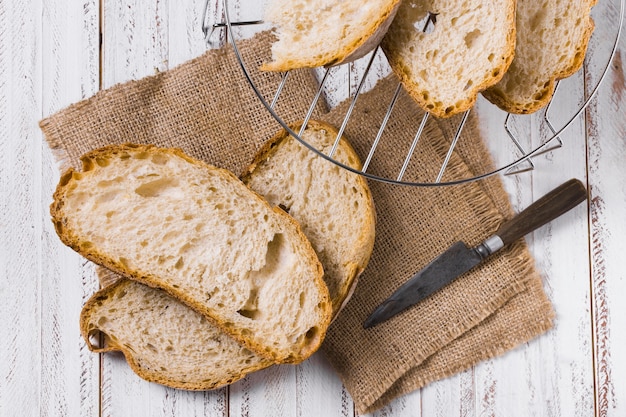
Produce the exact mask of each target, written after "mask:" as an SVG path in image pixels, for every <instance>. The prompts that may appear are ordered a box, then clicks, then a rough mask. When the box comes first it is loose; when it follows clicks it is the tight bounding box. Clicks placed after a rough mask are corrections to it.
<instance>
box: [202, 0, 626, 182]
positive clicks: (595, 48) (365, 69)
mask: <svg viewBox="0 0 626 417" xmlns="http://www.w3.org/2000/svg"><path fill="white" fill-rule="evenodd" d="M625 1H626V0H600V1H598V3H597V4H596V6H594V8H593V9H592V17H594V16H600V15H602V16H603V18H604V20H606V16H609V17H610V18H611V19H614V22H611V23H610V24H603V25H601V26H600V25H596V28H595V30H594V33H593V34H592V37H591V40H590V43H589V49H588V52H587V56H586V58H585V60H586V63H589V62H591V63H593V65H585V66H584V68H587V72H588V73H586V74H585V76H584V83H585V86H584V91H585V96H584V97H582V98H580V100H579V103H580V104H579V105H578V106H576V109H572V110H571V112H570V113H569V115H568V117H566V120H565V121H560V122H556V121H555V120H554V119H555V118H554V117H553V116H551V115H552V113H553V109H554V108H560V107H562V105H563V102H564V101H565V100H570V99H571V98H570V97H568V96H567V94H562V92H561V90H563V89H562V88H559V87H560V86H561V83H560V82H559V83H557V86H556V90H555V93H554V95H553V97H552V100H551V101H550V103H549V104H548V105H547V106H546V107H545V108H544V109H543V110H541V111H540V113H539V114H540V115H542V118H541V123H542V124H543V125H544V126H543V127H545V129H544V130H545V131H546V132H547V134H546V135H545V137H543V138H542V139H541V140H540V144H539V145H537V146H534V147H533V148H532V149H527V147H528V145H526V148H525V146H524V145H523V143H524V142H525V141H524V140H522V139H523V138H522V137H520V134H519V133H517V132H516V129H515V128H514V125H515V123H516V122H517V121H518V120H520V119H524V118H528V117H537V116H536V115H514V114H506V113H505V116H504V123H503V126H502V133H501V134H499V135H497V136H501V137H498V138H495V139H494V140H502V137H504V138H506V139H508V140H509V141H510V143H511V144H512V146H511V149H512V152H511V156H510V159H509V160H508V161H506V162H503V163H501V164H500V165H499V167H498V168H496V169H494V170H493V171H491V172H484V173H477V174H476V175H474V176H471V177H464V178H450V175H447V176H446V178H445V181H444V180H443V179H444V174H445V173H446V168H447V167H448V163H449V160H450V158H451V156H452V154H453V152H454V150H455V148H456V146H457V144H458V143H459V140H461V139H462V137H463V135H462V132H463V128H464V126H465V122H466V121H467V119H468V116H469V114H470V112H471V111H474V109H470V110H468V111H466V112H465V113H463V114H462V115H460V116H459V117H458V118H457V119H455V120H458V125H457V126H456V131H455V133H454V134H453V137H451V138H448V139H449V143H450V145H449V148H448V150H447V152H446V155H445V157H444V158H443V159H442V161H441V165H440V168H439V172H438V174H437V175H436V176H434V177H433V178H412V177H407V168H408V167H409V164H410V163H411V160H412V158H414V157H415V156H414V153H415V149H416V147H417V146H418V144H419V142H420V140H427V139H426V138H423V136H424V130H425V126H426V124H427V122H428V120H429V118H431V117H434V116H431V115H430V114H429V113H424V114H423V116H421V117H419V118H417V119H416V120H415V121H414V122H415V123H414V124H415V135H414V136H413V140H412V143H411V144H410V146H409V147H408V150H407V151H406V154H405V156H404V158H403V159H402V162H401V163H400V164H399V165H398V167H397V169H396V170H395V171H394V172H392V173H389V172H385V173H377V172H374V171H372V170H371V167H372V161H374V160H375V159H376V158H377V156H378V155H377V153H376V150H377V148H378V145H379V144H380V141H381V140H384V132H385V128H386V126H387V123H388V121H389V119H390V117H391V116H392V114H393V111H394V106H395V104H396V101H397V100H398V97H399V95H400V94H401V93H402V85H401V84H399V83H398V85H397V87H396V89H395V93H394V95H393V97H392V98H391V100H390V102H389V104H388V106H387V109H386V111H385V112H383V113H382V114H380V115H372V117H379V118H380V128H379V130H378V132H377V134H376V135H375V136H373V137H371V138H360V139H361V140H367V141H368V144H369V151H368V152H367V155H366V156H364V161H363V167H362V168H361V169H360V170H357V169H354V168H352V167H349V166H347V165H344V164H342V163H341V162H339V161H337V160H335V159H334V155H335V150H336V148H337V146H338V144H339V138H340V137H341V136H342V135H343V133H344V131H345V129H346V126H347V125H348V122H349V120H350V117H351V115H352V112H353V110H354V108H355V106H356V103H357V100H358V99H359V96H360V94H361V93H362V92H364V91H365V90H366V89H367V88H368V85H372V84H373V83H374V82H375V81H376V80H377V79H379V78H381V74H382V75H384V74H386V73H389V72H390V69H389V68H388V64H387V63H386V59H385V57H384V54H383V53H382V51H381V50H380V48H378V47H377V48H375V49H374V51H373V52H371V53H370V54H368V55H366V56H365V57H363V58H361V59H360V60H358V61H355V62H354V63H348V64H343V65H341V66H338V67H330V68H318V69H315V71H316V73H317V75H318V80H319V88H318V90H317V93H316V94H315V96H314V97H312V98H311V101H310V102H311V104H310V106H309V111H308V112H307V113H306V114H303V115H302V119H303V120H304V121H305V123H304V124H303V126H302V128H301V130H300V131H298V132H295V131H293V130H292V129H291V128H290V127H289V125H288V124H287V123H286V122H285V121H284V120H283V118H282V117H281V115H280V114H278V113H277V111H276V106H277V103H279V101H280V98H281V92H282V90H283V88H284V86H285V85H286V83H288V82H289V74H290V72H286V73H283V74H282V78H281V81H280V83H279V84H278V85H276V88H275V93H274V94H273V97H272V98H271V100H270V99H266V97H265V96H264V95H263V94H262V93H261V92H260V91H259V88H258V87H257V83H256V82H255V79H254V77H253V75H252V72H251V71H250V67H249V65H250V64H249V63H248V62H245V60H244V58H243V56H242V54H241V53H240V51H239V48H238V47H237V43H238V41H239V40H240V39H242V38H244V37H247V36H250V35H251V34H253V33H254V32H255V31H260V30H265V29H268V28H270V27H271V26H269V23H267V22H264V21H263V20H262V17H263V13H262V9H263V3H262V2H261V3H258V0H247V1H246V0H231V1H229V0H223V2H222V4H221V5H220V4H219V3H217V4H211V2H210V0H207V1H206V4H205V9H204V19H203V23H202V30H203V32H204V35H205V39H206V41H207V44H208V45H211V44H213V43H215V42H219V41H224V40H225V39H227V40H228V41H229V42H230V44H231V45H232V47H233V49H234V52H235V55H236V57H237V59H238V60H239V63H240V65H241V69H242V71H243V78H245V80H247V82H248V83H250V86H251V87H252V88H253V89H254V91H255V93H256V95H257V96H258V98H259V100H260V102H261V103H262V104H263V105H264V106H265V108H266V109H267V111H268V112H270V113H271V114H272V116H273V117H274V118H275V119H276V120H277V121H278V122H279V123H280V124H281V125H282V127H283V128H284V129H286V130H287V131H288V132H289V133H290V134H291V135H292V136H294V137H295V138H296V139H297V140H299V141H300V142H301V143H302V144H303V145H304V146H306V147H307V148H309V149H310V150H311V151H312V152H315V153H317V154H319V155H320V156H321V157H323V158H325V159H327V160H329V161H331V162H333V163H335V164H337V165H339V166H341V167H342V168H344V169H347V170H349V171H352V172H356V173H358V174H360V175H363V176H365V177H367V178H370V179H373V180H378V181H383V182H387V183H394V184H402V185H410V186H442V185H453V184H460V183H465V182H470V181H476V180H479V179H482V178H486V177H488V176H491V175H495V174H500V173H501V174H504V175H512V174H518V173H521V172H525V171H530V170H533V169H534V168H535V162H534V159H535V158H536V157H537V156H539V155H541V154H544V153H546V152H550V151H553V150H555V149H558V148H560V147H561V146H563V140H562V139H561V136H562V135H563V133H564V132H565V130H566V129H568V128H569V127H570V126H572V124H573V123H574V122H575V121H576V120H577V119H578V118H579V117H580V116H581V114H583V112H584V111H585V109H586V108H587V106H588V105H589V104H590V103H591V101H592V100H593V99H594V98H595V96H596V94H597V92H598V90H599V87H600V85H601V84H602V82H603V80H604V79H605V76H606V75H607V73H608V71H609V68H610V65H611V62H612V60H613V57H614V55H615V53H616V50H617V45H618V42H619V38H620V36H621V29H622V20H623V17H624V3H625ZM246 12H249V13H252V14H256V16H253V17H252V18H250V17H249V16H244V15H246ZM249 13H248V14H249ZM215 16H220V17H219V18H217V19H216V18H215ZM242 17H243V18H242ZM432 24H433V21H432V19H430V16H429V17H428V18H427V19H425V20H424V21H423V26H422V30H423V31H428V30H430V28H431V26H430V25H432ZM416 30H418V29H416ZM346 65H347V66H351V67H352V68H351V70H350V74H353V73H358V79H357V80H351V81H350V82H346V83H343V85H342V83H339V85H337V82H336V81H335V82H329V80H331V79H332V78H333V74H334V73H337V72H338V71H341V69H340V67H342V66H346ZM354 68H359V69H360V70H359V71H354ZM589 68H591V69H589ZM330 84H332V86H331V85H330ZM337 88H346V89H347V90H348V92H347V93H346V94H345V96H347V97H348V99H350V100H351V101H350V105H349V107H348V110H347V111H346V114H345V116H344V118H343V122H342V123H341V126H338V129H339V134H338V135H337V137H336V140H335V142H334V144H333V146H332V147H331V149H330V151H328V150H326V151H322V150H320V149H317V148H315V147H314V146H313V145H311V144H309V143H308V142H307V141H306V140H304V139H303V138H302V137H301V134H302V131H303V130H304V128H305V126H306V124H307V123H308V121H309V120H310V118H311V117H312V114H313V111H314V109H315V107H316V106H317V104H318V101H319V100H322V99H326V100H327V102H328V101H332V94H329V91H332V90H335V91H336V89H337ZM329 104H331V105H332V104H333V103H329ZM494 107H495V106H494ZM498 111H501V110H499V109H498ZM503 113H504V112H503Z"/></svg>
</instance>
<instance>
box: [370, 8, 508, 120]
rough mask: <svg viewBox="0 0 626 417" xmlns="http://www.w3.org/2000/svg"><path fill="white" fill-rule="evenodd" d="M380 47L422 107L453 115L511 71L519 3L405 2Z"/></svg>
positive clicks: (438, 113) (434, 113)
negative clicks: (516, 9)
mask: <svg viewBox="0 0 626 417" xmlns="http://www.w3.org/2000/svg"><path fill="white" fill-rule="evenodd" d="M429 19H430V20H429ZM381 45H382V48H383V51H384V52H385V55H386V56H387V59H388V61H389V64H390V65H391V68H392V69H393V71H394V73H395V74H396V75H397V76H398V78H400V80H401V82H402V84H403V85H404V87H405V89H406V90H407V92H408V93H409V94H410V95H411V97H413V99H414V100H415V101H416V102H417V103H418V104H419V105H420V107H422V108H423V109H424V110H425V111H428V112H430V113H432V114H433V115H435V116H437V117H449V116H452V115H454V114H457V113H460V112H463V111H465V110H467V109H469V108H470V107H471V106H472V105H473V104H474V102H475V101H476V98H477V95H478V93H479V92H481V91H482V90H484V89H486V88H488V87H490V86H492V85H493V84H495V83H497V82H498V81H499V80H500V79H501V78H502V76H503V74H504V73H505V71H506V70H507V68H508V67H509V65H510V63H511V60H512V59H513V52H514V48H515V0H471V1H465V2H460V1H454V0H404V1H403V2H402V4H401V5H400V8H399V9H398V12H397V14H396V18H395V19H394V21H393V23H392V24H391V26H390V27H389V30H388V32H387V34H386V35H385V37H384V39H383V41H382V44H381Z"/></svg>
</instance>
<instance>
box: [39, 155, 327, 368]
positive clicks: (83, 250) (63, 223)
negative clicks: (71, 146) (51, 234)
mask: <svg viewBox="0 0 626 417" xmlns="http://www.w3.org/2000/svg"><path fill="white" fill-rule="evenodd" d="M129 152H152V153H164V154H169V155H176V156H179V157H181V158H183V159H185V160H186V161H188V162H189V163H191V164H194V165H197V166H199V167H202V168H204V169H207V170H212V171H214V172H215V173H217V174H218V175H220V176H222V177H224V178H227V179H229V180H232V181H237V182H239V179H238V178H237V177H236V176H235V175H234V174H233V173H231V172H230V171H227V170H224V169H221V168H216V167H214V166H211V165H208V164H206V163H205V162H203V161H199V160H196V159H193V158H191V157H189V156H188V155H186V154H185V153H184V152H183V151H182V150H181V149H177V148H157V147H155V146H153V145H136V144H129V143H126V144H122V145H109V146H105V147H103V148H100V149H96V150H94V151H92V152H89V153H87V154H85V155H84V156H83V157H82V158H81V160H82V162H83V172H87V171H89V170H91V169H93V167H94V166H95V165H97V164H98V160H100V161H102V160H106V159H108V158H110V157H112V156H115V155H122V156H123V155H124V154H127V153H129ZM80 178H81V173H80V172H76V171H75V170H74V169H72V168H70V169H69V170H68V171H67V172H66V173H64V174H63V175H62V176H61V181H60V182H59V184H58V186H57V188H56V191H55V192H54V195H53V202H52V204H51V206H50V214H51V216H52V221H53V223H54V226H55V229H56V231H57V234H58V235H59V238H60V239H61V241H62V242H63V243H64V244H66V245H67V246H69V247H71V248H72V249H74V250H75V251H76V252H78V253H80V254H81V255H82V256H84V257H85V258H87V259H89V260H90V261H92V262H94V263H96V264H98V265H102V266H104V267H106V268H108V269H110V270H112V271H114V272H116V273H118V274H120V275H122V276H124V277H126V278H130V279H133V280H136V281H138V282H141V283H143V284H146V285H148V286H150V287H154V288H160V289H162V290H164V291H165V292H167V293H168V294H169V295H171V296H173V297H175V298H177V299H179V300H180V301H182V302H183V303H184V304H187V305H188V306H189V307H191V308H192V309H194V310H196V311H197V312H199V313H200V314H202V315H204V316H205V317H206V318H207V319H208V320H209V321H210V322H211V323H213V324H214V325H215V326H217V327H218V328H220V329H222V330H223V331H224V332H225V333H228V334H229V335H231V336H232V337H233V338H235V339H236V340H237V341H239V342H240V343H241V344H243V345H244V346H246V347H247V348H248V349H250V350H252V351H254V352H256V353H258V354H259V355H260V356H263V357H266V358H268V359H271V360H273V361H275V362H277V363H299V362H302V361H303V360H305V359H306V358H308V357H309V356H310V355H311V354H313V353H314V352H315V351H316V350H317V349H319V346H320V345H321V342H322V341H323V339H324V336H325V333H326V329H327V327H328V325H329V324H330V320H331V303H330V297H329V295H328V289H327V287H326V284H325V283H324V281H323V278H322V277H323V270H322V266H321V264H320V262H319V260H318V259H317V255H316V254H315V251H314V250H313V248H312V247H311V245H310V243H309V242H308V239H306V237H304V233H303V232H302V230H301V229H300V226H299V224H298V223H297V222H295V220H293V218H291V217H290V216H289V215H287V214H286V213H284V212H283V211H282V210H280V209H278V208H273V210H274V211H275V212H276V213H278V214H279V215H280V216H282V218H283V219H284V221H285V224H286V225H290V227H292V228H293V229H294V230H295V231H296V233H297V234H298V235H299V236H300V237H301V239H302V241H303V242H305V243H306V244H307V246H306V252H307V258H308V261H309V262H311V263H313V264H315V265H316V268H317V273H316V276H315V277H312V278H313V279H314V282H315V284H316V287H317V288H318V291H319V292H320V294H321V297H322V300H321V304H322V307H323V308H324V317H323V318H322V321H321V322H320V323H318V327H319V332H318V333H317V335H316V337H315V338H313V339H307V341H308V342H310V344H308V345H303V346H301V349H300V350H299V351H297V352H294V353H293V354H290V355H288V356H284V355H281V354H280V353H279V352H276V351H273V350H268V349H267V348H266V347H265V346H262V345H261V344H259V343H255V342H254V341H253V340H251V339H250V338H248V337H245V336H244V335H243V334H242V332H241V330H240V329H238V328H234V327H232V326H226V325H225V323H224V321H223V320H220V319H219V318H217V317H214V316H213V315H212V312H211V311H210V310H209V309H208V308H207V307H206V306H205V305H203V304H201V303H198V302H197V301H195V300H194V299H193V298H192V297H191V296H189V295H187V294H186V293H185V292H184V291H182V290H180V289H177V288H175V287H173V286H171V285H168V284H167V283H164V282H163V280H161V279H160V278H159V277H158V276H156V275H154V274H151V273H150V272H148V271H139V270H131V269H129V268H128V267H126V265H124V264H122V263H121V262H120V261H119V260H116V259H112V258H110V257H108V256H106V255H105V254H103V253H100V252H99V251H98V249H97V248H96V247H95V246H93V245H86V244H85V242H82V241H81V240H80V238H79V237H78V236H76V235H75V234H74V233H73V231H72V230H71V229H70V228H69V227H68V221H67V215H66V214H65V213H64V212H63V203H64V200H65V196H66V194H67V191H68V190H70V189H71V188H73V186H74V184H73V182H74V181H76V180H79V179H80ZM252 195H254V198H257V199H258V200H259V201H261V202H262V204H265V205H266V206H267V207H270V206H269V204H268V203H267V202H266V201H265V200H264V199H263V198H262V197H261V196H260V195H258V194H257V193H253V194H252Z"/></svg>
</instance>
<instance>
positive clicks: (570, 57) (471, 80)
mask: <svg viewBox="0 0 626 417" xmlns="http://www.w3.org/2000/svg"><path fill="white" fill-rule="evenodd" d="M595 2H596V0H580V1H576V2H569V1H563V0H546V1H541V2H540V1H534V0H469V1H459V0H401V1H399V2H398V1H394V0H375V1H369V2H360V1H332V0H298V1H296V2H295V4H294V2H293V1H287V0H270V4H269V6H268V7H267V9H266V10H267V11H266V19H267V20H268V21H270V22H272V23H273V24H274V26H275V28H276V33H277V37H278V40H277V41H276V42H275V43H274V45H273V47H272V59H271V62H268V63H266V64H264V65H263V66H262V69H265V70H278V71H286V70H290V69H294V68H301V67H315V66H330V65H336V64H340V63H344V62H349V61H351V60H354V59H355V58H358V57H361V56H363V55H364V54H366V53H368V52H370V51H371V50H372V49H373V48H374V47H376V46H377V45H378V44H380V45H381V47H382V49H383V51H384V53H385V55H386V57H387V60H388V62H389V64H390V66H391V68H392V70H393V72H394V73H395V74H396V75H397V76H398V78H399V79H400V81H401V82H402V84H403V86H404V87H405V90H406V91H407V92H408V93H409V94H410V96H411V97H412V98H413V99H414V100H415V101H416V102H417V103H418V104H419V105H420V106H421V107H422V108H423V109H424V110H425V111H427V112H429V113H431V114H433V115H435V116H437V117H442V118H443V117H450V116H453V115H455V114H458V113H460V112H463V111H466V110H468V109H469V108H471V107H472V106H473V105H474V103H475V101H476V99H477V96H478V94H479V93H483V95H484V96H485V97H486V98H487V99H488V100H490V101H491V102H493V103H494V104H496V105H497V106H499V107H500V108H502V109H504V110H505V111H507V112H511V113H520V114H526V113H532V112H535V111H537V110H539V109H541V108H543V107H544V106H545V105H546V104H547V103H548V102H549V101H550V99H551V97H552V95H553V93H554V89H555V82H556V81H557V80H559V79H562V78H565V77H568V76H570V75H572V74H573V73H575V72H576V71H578V69H579V68H580V67H581V65H582V63H583V59H584V56H585V54H586V51H587V44H588V41H589V38H590V36H591V33H592V31H593V28H594V23H593V20H592V19H591V17H590V13H591V8H592V6H593V5H594V4H595Z"/></svg>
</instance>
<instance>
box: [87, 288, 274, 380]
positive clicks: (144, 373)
mask: <svg viewBox="0 0 626 417" xmlns="http://www.w3.org/2000/svg"><path fill="white" fill-rule="evenodd" d="M129 285H130V280H128V279H121V280H119V281H116V282H115V283H113V284H111V285H109V286H107V287H105V288H102V289H101V290H99V291H97V292H96V293H94V294H93V295H92V296H91V297H90V298H89V300H87V302H86V303H85V305H84V306H83V309H82V311H81V313H80V333H81V335H82V336H83V338H84V339H85V342H86V344H87V347H88V348H89V350H91V351H92V352H98V353H100V352H122V354H123V355H124V357H125V358H126V361H127V362H128V364H129V365H130V367H131V369H132V370H133V372H135V373H136V374H137V375H139V377H141V378H142V379H144V380H146V381H149V382H155V383H158V384H161V385H165V386H168V387H171V388H177V389H185V390H192V391H205V390H212V389H217V388H220V387H223V386H225V385H229V384H232V383H233V382H235V381H238V380H239V379H241V378H243V377H245V376H246V375H248V374H249V373H252V372H255V371H258V370H261V369H264V368H267V367H269V366H271V365H272V364H273V362H272V361H269V360H265V361H263V362H261V363H260V364H258V365H257V366H250V367H248V368H244V369H242V370H241V372H239V373H237V374H234V375H232V377H229V378H225V379H221V380H219V381H213V382H211V383H206V384H202V383H190V382H185V381H181V380H178V379H172V378H168V377H165V376H163V375H162V374H159V373H158V372H156V371H151V370H149V369H146V368H142V367H140V366H139V364H138V362H137V361H136V360H135V357H134V355H133V354H132V352H131V350H130V349H127V348H125V347H124V346H123V345H118V344H116V343H115V342H113V341H110V342H109V346H107V347H104V348H98V347H95V346H93V345H92V344H91V342H90V340H89V338H90V334H91V332H90V331H89V318H90V316H91V314H92V312H93V310H94V308H95V307H96V303H97V302H98V301H99V300H100V299H102V298H110V297H112V296H114V295H115V294H116V293H117V292H118V291H121V290H123V289H124V288H126V287H128V286H129ZM97 331H98V332H100V330H99V329H97Z"/></svg>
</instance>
